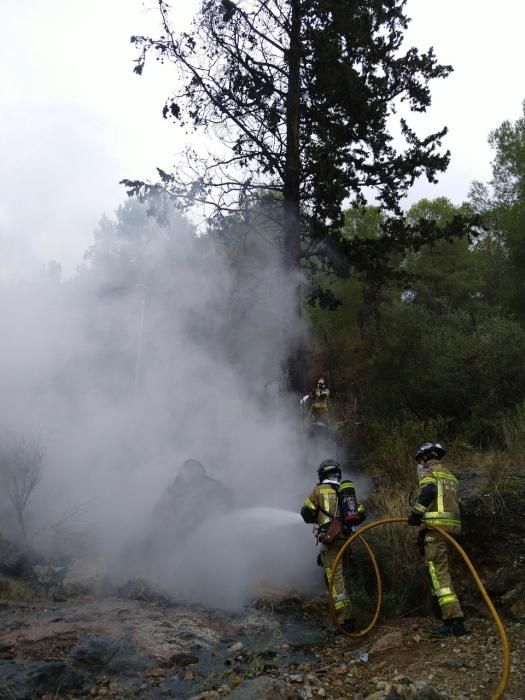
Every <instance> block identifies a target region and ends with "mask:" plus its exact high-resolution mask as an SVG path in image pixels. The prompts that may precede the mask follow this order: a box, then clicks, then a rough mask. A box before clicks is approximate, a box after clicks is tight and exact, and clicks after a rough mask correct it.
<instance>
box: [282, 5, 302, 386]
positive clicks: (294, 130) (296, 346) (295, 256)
mask: <svg viewBox="0 0 525 700" xmlns="http://www.w3.org/2000/svg"><path fill="white" fill-rule="evenodd" d="M287 63H288V91H287V95H286V162H285V173H284V182H283V210H284V212H283V213H284V221H283V229H284V268H285V272H286V274H287V275H288V277H289V279H290V280H291V282H292V284H293V294H294V304H295V313H296V317H297V330H296V331H294V332H293V333H292V337H291V338H290V341H289V347H288V357H287V362H286V364H287V385H288V390H289V391H292V392H294V393H299V392H300V391H302V389H303V376H304V339H303V334H302V331H301V330H300V328H301V317H302V294H301V281H300V259H301V258H300V255H301V228H300V227H301V224H300V213H301V207H300V181H301V158H300V150H299V129H300V110H301V0H292V1H291V24H290V47H289V50H288V54H287Z"/></svg>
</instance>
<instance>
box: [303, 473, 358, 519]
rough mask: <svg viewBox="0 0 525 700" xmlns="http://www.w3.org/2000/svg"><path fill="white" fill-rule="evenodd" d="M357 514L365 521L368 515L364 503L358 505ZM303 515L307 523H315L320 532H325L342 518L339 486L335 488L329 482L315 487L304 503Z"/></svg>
mask: <svg viewBox="0 0 525 700" xmlns="http://www.w3.org/2000/svg"><path fill="white" fill-rule="evenodd" d="M347 482H348V480H347ZM348 483H352V482H348ZM352 486H353V484H352ZM357 512H358V513H359V515H360V516H361V519H362V520H364V519H365V517H366V513H365V507H364V506H363V504H362V503H359V504H358V507H357ZM301 515H302V516H303V519H304V520H305V522H309V523H315V524H316V525H317V527H318V529H319V531H323V530H325V529H326V528H327V527H328V525H329V524H330V523H331V522H332V520H334V518H336V517H339V516H340V513H339V499H338V497H337V486H335V488H334V486H332V485H331V484H330V483H327V482H325V483H323V484H317V485H316V486H314V488H313V489H312V491H311V492H310V495H309V496H308V498H306V499H305V501H304V503H303V507H302V509H301ZM305 516H306V517H305ZM309 516H310V517H309Z"/></svg>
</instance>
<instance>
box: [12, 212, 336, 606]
mask: <svg viewBox="0 0 525 700" xmlns="http://www.w3.org/2000/svg"><path fill="white" fill-rule="evenodd" d="M261 250H264V254H261ZM291 300H292V290H291V285H290V281H289V280H287V278H286V277H285V276H284V275H283V274H282V271H281V269H280V267H279V264H278V262H277V256H276V254H275V253H274V252H272V248H271V246H268V245H266V244H265V243H264V241H263V242H261V241H257V242H255V243H254V242H252V250H251V253H250V254H246V249H245V251H244V257H242V255H241V253H239V251H237V252H235V253H234V254H233V253H232V252H231V251H230V253H229V254H225V247H224V245H222V244H220V242H217V241H215V242H212V241H211V240H210V239H208V238H207V237H201V238H199V237H196V236H195V235H194V233H193V231H192V228H191V226H189V225H188V224H187V223H186V222H185V221H183V220H182V219H181V218H180V217H179V216H178V215H177V214H175V213H174V212H173V211H171V210H170V209H169V207H168V208H167V209H166V207H164V210H163V217H162V218H160V219H159V217H158V216H151V215H148V206H147V205H142V204H138V203H136V202H129V203H127V204H126V205H125V206H123V207H122V208H121V209H120V210H119V211H118V213H117V219H116V220H115V221H110V220H107V219H105V220H103V221H102V222H101V224H100V226H99V228H98V230H97V231H96V233H95V240H94V244H93V245H92V247H91V248H90V249H89V251H88V252H87V254H86V264H85V265H84V266H83V268H82V269H81V270H79V272H78V274H77V275H76V276H75V277H74V278H73V279H70V280H68V281H65V282H61V281H60V279H59V277H58V275H57V270H56V269H54V268H52V267H51V268H50V269H48V270H47V271H45V273H43V274H42V275H41V277H40V278H39V279H38V280H36V281H32V282H27V283H24V284H21V283H18V284H16V285H13V286H11V287H10V288H7V287H5V288H4V289H3V290H2V294H1V298H0V325H1V327H2V332H1V335H2V338H3V341H2V344H1V345H0V383H1V391H2V395H3V396H4V397H7V400H6V401H4V402H3V405H2V408H1V409H0V411H1V413H0V421H1V426H2V429H3V431H4V434H18V435H31V436H35V435H38V436H39V439H40V440H41V441H42V444H43V446H44V448H45V451H46V455H47V460H46V466H45V471H44V478H43V480H42V483H41V484H40V486H39V487H38V489H37V490H35V493H34V495H33V498H32V501H31V504H30V508H29V509H28V510H29V511H30V518H29V525H30V528H29V529H30V530H31V532H32V533H33V536H34V537H36V540H35V541H37V542H39V543H40V544H41V546H44V545H45V546H46V547H47V548H48V550H49V551H51V552H59V551H60V549H61V548H64V547H65V548H66V549H67V547H66V545H65V544H64V543H65V542H66V541H67V546H68V547H69V548H71V547H73V548H74V547H75V546H76V547H80V546H81V544H84V545H85V546H86V547H88V550H89V551H91V552H96V553H97V555H98V556H100V557H101V558H102V561H103V562H104V567H105V569H106V571H107V573H108V574H109V575H110V576H112V577H114V578H115V580H119V579H120V580H123V579H125V578H126V577H129V576H146V577H151V578H153V579H154V580H156V581H157V582H159V583H160V584H162V585H163V586H165V587H167V588H169V589H170V590H171V591H172V592H173V593H174V594H176V595H178V596H180V597H182V598H188V599H192V598H197V599H199V600H201V601H203V602H208V603H213V604H221V605H229V606H231V605H236V604H241V603H243V602H245V601H246V600H247V599H249V598H250V597H251V596H252V595H253V594H254V591H255V588H256V585H257V584H258V583H260V582H261V581H263V580H264V582H266V583H272V582H273V583H274V584H279V585H295V586H299V587H301V588H303V589H304V588H305V587H306V588H308V587H311V586H312V585H315V584H314V582H316V581H317V580H318V579H319V578H320V577H319V572H318V571H317V570H316V567H315V566H314V565H313V560H314V558H315V550H314V547H313V539H312V536H311V531H310V529H309V528H308V527H306V526H305V525H304V524H303V523H302V521H300V519H299V516H298V515H297V511H298V509H299V508H300V505H301V502H302V500H303V498H304V497H305V496H306V495H307V493H308V492H309V489H310V487H311V485H312V482H313V476H314V472H313V469H314V467H315V466H316V462H317V460H318V459H319V458H324V457H326V456H330V455H327V454H317V453H316V452H315V449H314V447H313V446H312V445H311V444H308V443H307V442H306V438H305V436H304V433H303V432H302V431H301V430H299V429H298V424H299V421H300V416H299V414H298V411H297V409H296V406H295V404H294V403H291V404H290V403H288V404H287V403H286V402H283V400H282V398H280V396H281V393H280V391H279V389H280V382H281V377H282V361H283V358H284V352H285V348H286V343H287V340H288V336H287V333H289V334H293V333H300V332H304V329H303V328H302V327H301V326H300V325H298V321H297V319H296V318H294V315H293V311H292V308H293V305H292V303H291ZM283 329H287V333H285V332H284V330H283ZM188 458H193V459H197V460H199V461H200V462H201V463H202V464H203V465H205V468H206V471H207V474H208V475H209V476H210V477H211V478H214V479H217V480H219V481H220V482H222V483H223V484H225V485H227V487H228V488H229V489H230V490H231V493H232V498H233V505H232V509H231V512H230V513H229V514H226V515H221V516H217V517H216V518H214V519H212V520H208V521H207V520H206V517H205V516H206V513H207V509H208V505H209V504H208V502H207V501H208V500H210V499H212V498H213V496H210V495H209V493H205V494H204V493H203V497H202V500H201V501H197V503H198V505H197V506H196V507H195V509H194V511H195V512H194V513H193V515H191V514H190V515H189V516H187V517H185V520H184V522H176V520H169V521H168V522H165V523H163V522H155V516H154V512H155V506H156V504H158V502H159V500H161V499H162V498H163V494H164V495H165V493H166V489H167V487H169V485H170V484H172V482H173V481H174V479H175V478H176V476H177V474H178V473H179V470H180V468H181V465H182V463H183V462H184V461H185V460H186V459H188ZM3 507H4V516H5V513H6V512H7V511H6V504H5V503H4V504H3ZM170 517H171V516H170ZM4 524H5V523H4ZM35 533H36V534H35ZM73 533H76V537H77V539H75V537H73ZM58 535H60V537H62V539H60V537H59V536H58ZM64 538H65V539H64ZM68 538H69V539H68ZM155 538H156V539H155ZM71 542H73V543H74V544H73V545H72V544H71ZM75 543H76V544H75ZM69 553H71V552H69ZM197 582H198V583H197Z"/></svg>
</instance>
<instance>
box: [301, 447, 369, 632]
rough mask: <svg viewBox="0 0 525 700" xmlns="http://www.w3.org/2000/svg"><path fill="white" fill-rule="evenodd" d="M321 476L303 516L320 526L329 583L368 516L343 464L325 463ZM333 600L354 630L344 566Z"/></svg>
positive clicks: (318, 535)
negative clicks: (342, 552) (341, 553)
mask: <svg viewBox="0 0 525 700" xmlns="http://www.w3.org/2000/svg"><path fill="white" fill-rule="evenodd" d="M317 475H318V477H319V483H318V484H317V485H316V486H315V487H314V488H313V490H312V492H311V493H310V495H309V496H308V498H307V499H306V500H305V502H304V504H303V507H302V508H301V516H302V518H303V520H304V521H305V522H306V523H310V524H315V526H316V528H315V534H316V538H317V540H318V541H319V542H320V543H321V553H320V555H319V557H320V562H319V563H320V564H321V566H322V567H323V570H324V574H325V582H326V584H327V585H328V583H329V581H330V579H331V577H332V569H333V565H334V562H335V559H336V557H337V554H338V553H339V550H340V549H341V547H342V546H343V545H344V543H345V542H346V540H347V539H348V537H349V536H350V535H351V534H352V532H353V531H354V529H355V527H356V526H357V525H359V524H360V523H362V522H363V520H364V519H365V517H366V515H365V509H364V506H363V505H362V504H361V503H358V502H357V498H356V494H355V489H354V485H353V483H352V482H351V481H348V480H345V481H341V467H340V466H339V464H338V463H337V462H336V461H335V460H333V459H327V460H325V461H324V462H322V463H321V465H320V466H319V469H318V470H317ZM333 599H334V606H335V610H336V613H337V620H338V622H339V624H340V625H341V626H342V627H343V629H345V630H346V631H347V632H353V631H354V629H355V620H354V618H353V617H352V610H351V602H350V597H349V595H348V591H347V588H346V583H345V577H344V572H343V566H341V565H340V566H338V567H337V569H336V572H335V576H334V586H333Z"/></svg>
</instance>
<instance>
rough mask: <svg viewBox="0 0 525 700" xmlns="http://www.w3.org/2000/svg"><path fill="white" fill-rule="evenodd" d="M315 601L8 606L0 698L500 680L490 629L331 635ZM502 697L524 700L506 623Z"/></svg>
mask: <svg viewBox="0 0 525 700" xmlns="http://www.w3.org/2000/svg"><path fill="white" fill-rule="evenodd" d="M326 615H327V610H326V607H325V605H324V604H322V603H321V602H320V601H304V600H301V599H300V598H298V597H296V598H293V597H292V598H287V599H281V600H280V601H277V600H275V599H274V600H268V599H266V600H259V601H258V602H257V604H255V605H254V606H253V607H251V608H246V609H245V610H243V611H242V613H239V614H226V613H224V612H220V611H216V610H206V609H204V608H202V609H199V608H196V607H194V606H192V607H191V608H188V607H185V606H181V605H176V604H173V603H170V602H169V601H167V600H165V599H164V598H163V597H162V596H156V594H155V593H154V591H152V590H151V588H149V586H148V584H147V583H146V582H143V581H139V582H133V583H131V584H130V585H129V586H127V587H125V588H124V589H121V591H120V592H119V594H118V595H109V596H105V597H102V598H95V597H92V596H75V597H74V598H72V599H70V600H63V601H54V602H51V601H47V602H46V601H45V600H41V601H39V602H37V601H32V602H30V603H29V602H27V603H24V604H22V603H18V604H16V605H15V604H11V605H8V606H7V605H6V606H5V607H4V609H3V610H2V611H1V612H0V698H2V699H4V698H5V699H6V700H7V699H11V700H25V699H26V698H27V699H31V700H52V699H55V700H60V699H62V700H66V699H67V700H71V699H72V698H78V699H79V700H80V698H82V699H91V698H102V697H107V698H145V699H149V700H159V699H160V698H180V699H181V700H182V699H188V698H192V699H193V700H197V699H199V700H205V699H206V698H208V699H210V700H211V699H212V698H221V697H223V698H231V699H232V700H251V699H253V700H255V699H258V698H262V699H264V698H266V699H267V700H273V699H274V698H276V699H281V700H292V699H295V698H312V697H313V698H316V697H324V698H327V699H328V700H329V699H330V698H331V699H333V700H340V699H341V700H342V699H343V698H345V699H346V698H351V699H353V700H363V699H365V698H366V699H367V700H379V699H380V698H388V700H396V699H401V698H413V699H415V700H417V699H419V700H423V699H425V700H445V699H446V698H448V699H451V700H456V699H457V700H460V699H462V698H464V699H465V700H466V699H467V698H469V699H483V698H491V697H492V695H493V692H494V690H495V688H496V687H497V685H498V681H499V676H500V673H501V669H502V653H501V642H500V640H499V637H498V634H497V630H496V628H495V626H494V624H493V623H492V622H491V621H490V620H489V619H481V618H478V619H470V620H469V624H468V628H469V634H468V635H467V636H466V637H464V638H461V639H447V640H444V641H434V640H431V639H430V635H429V632H430V629H431V627H432V626H433V625H435V620H431V619H429V618H421V619H415V618H410V619H399V620H389V621H387V622H381V621H380V622H379V623H378V624H377V626H376V627H375V628H374V630H373V631H372V632H371V633H370V634H369V635H368V636H367V637H366V638H361V639H355V640H354V639H350V638H348V637H344V636H340V635H337V634H334V631H333V629H332V628H331V627H330V626H329V625H327V624H326ZM506 629H507V634H508V637H509V641H510V646H511V650H512V668H511V674H510V682H509V685H508V688H507V692H506V694H505V697H506V698H508V700H518V699H522V698H524V697H525V666H524V659H525V634H524V630H525V621H524V623H521V622H516V621H513V622H506Z"/></svg>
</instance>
